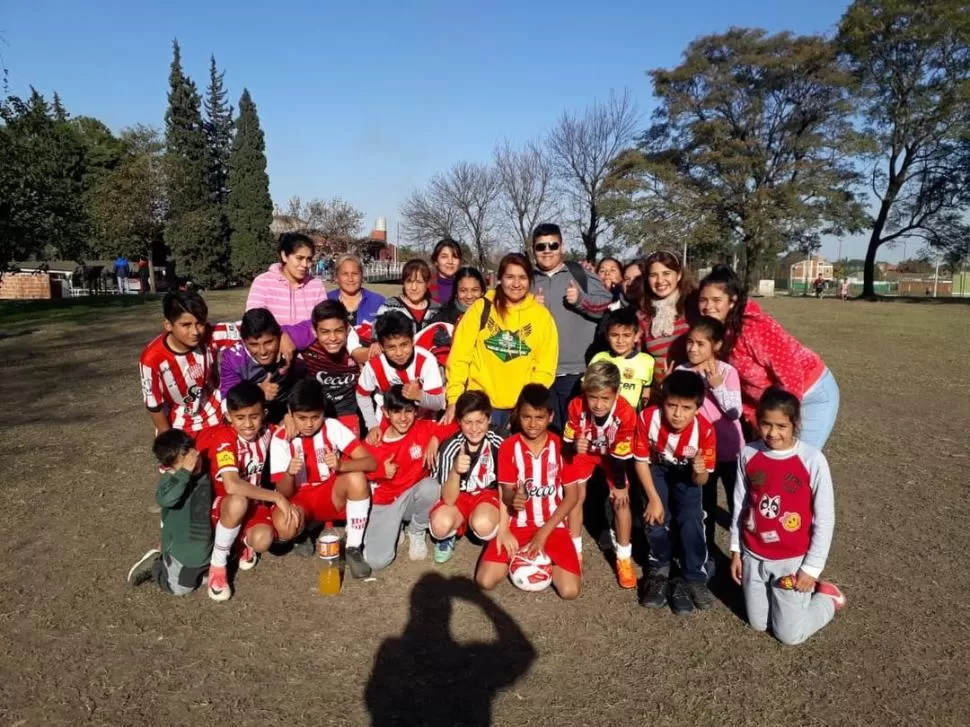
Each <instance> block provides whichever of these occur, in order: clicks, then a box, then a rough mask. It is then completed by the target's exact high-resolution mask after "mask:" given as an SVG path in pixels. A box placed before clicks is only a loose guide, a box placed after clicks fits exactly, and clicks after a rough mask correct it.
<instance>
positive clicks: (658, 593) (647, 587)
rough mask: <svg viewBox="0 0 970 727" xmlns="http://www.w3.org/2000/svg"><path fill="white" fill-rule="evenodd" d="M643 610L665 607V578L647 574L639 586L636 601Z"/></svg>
mask: <svg viewBox="0 0 970 727" xmlns="http://www.w3.org/2000/svg"><path fill="white" fill-rule="evenodd" d="M637 600H638V601H639V602H640V605H641V606H643V607H645V608H663V607H664V606H665V605H667V576H665V575H663V574H660V573H648V574H647V577H646V578H644V579H643V584H642V585H641V586H640V595H639V598H638V599H637Z"/></svg>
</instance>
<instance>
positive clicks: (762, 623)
mask: <svg viewBox="0 0 970 727" xmlns="http://www.w3.org/2000/svg"><path fill="white" fill-rule="evenodd" d="M801 565H802V559H801V558H788V559H786V560H761V559H760V558H755V557H753V556H751V555H749V554H747V553H745V554H744V555H743V556H742V566H743V570H744V573H743V576H742V578H741V585H742V588H743V589H744V608H745V610H746V611H747V613H748V622H749V623H750V624H751V628H753V629H755V630H757V631H767V630H768V627H769V626H771V632H772V633H773V634H774V635H775V638H776V639H778V640H779V641H780V642H781V643H783V644H787V645H789V646H794V645H795V644H800V643H802V642H803V641H805V639H807V638H808V637H809V636H811V635H812V634H814V633H815V632H816V631H818V630H819V629H821V628H822V627H823V626H825V624H827V623H828V622H829V621H831V620H832V617H833V616H835V602H834V601H833V600H832V598H831V597H829V596H823V595H822V594H820V593H801V592H799V591H786V590H782V589H781V588H777V587H776V586H775V580H776V579H778V578H781V577H782V576H788V575H792V574H794V573H797V572H798V569H799V567H801Z"/></svg>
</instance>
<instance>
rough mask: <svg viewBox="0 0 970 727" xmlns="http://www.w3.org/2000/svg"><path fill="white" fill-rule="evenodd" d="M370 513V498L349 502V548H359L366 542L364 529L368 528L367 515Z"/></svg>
mask: <svg viewBox="0 0 970 727" xmlns="http://www.w3.org/2000/svg"><path fill="white" fill-rule="evenodd" d="M368 512H370V498H369V497H368V498H367V499H366V500H347V547H348V548H359V547H360V546H361V543H363V542H364V529H365V528H366V527H367V513H368Z"/></svg>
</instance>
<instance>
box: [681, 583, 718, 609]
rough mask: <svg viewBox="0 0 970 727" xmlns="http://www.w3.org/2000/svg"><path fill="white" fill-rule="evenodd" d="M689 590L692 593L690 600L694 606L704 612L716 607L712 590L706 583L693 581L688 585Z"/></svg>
mask: <svg viewBox="0 0 970 727" xmlns="http://www.w3.org/2000/svg"><path fill="white" fill-rule="evenodd" d="M687 590H688V591H690V598H691V600H692V601H693V602H694V605H695V606H697V607H698V608H699V609H701V610H702V611H706V610H707V609H709V608H710V607H711V606H713V605H714V594H713V593H711V589H710V588H708V587H707V584H706V583H700V582H698V583H695V582H693V581H691V582H690V583H688V584H687Z"/></svg>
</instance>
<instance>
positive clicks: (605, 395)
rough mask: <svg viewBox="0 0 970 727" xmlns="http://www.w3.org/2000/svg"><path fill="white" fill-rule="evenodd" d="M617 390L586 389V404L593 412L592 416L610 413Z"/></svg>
mask: <svg viewBox="0 0 970 727" xmlns="http://www.w3.org/2000/svg"><path fill="white" fill-rule="evenodd" d="M616 394H617V392H615V391H613V390H612V389H600V390H599V391H587V392H586V393H585V394H584V396H585V397H586V406H588V407H589V410H590V411H591V412H592V413H593V416H594V417H605V416H606V415H607V414H609V413H610V409H612V408H613V404H615V403H616Z"/></svg>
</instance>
